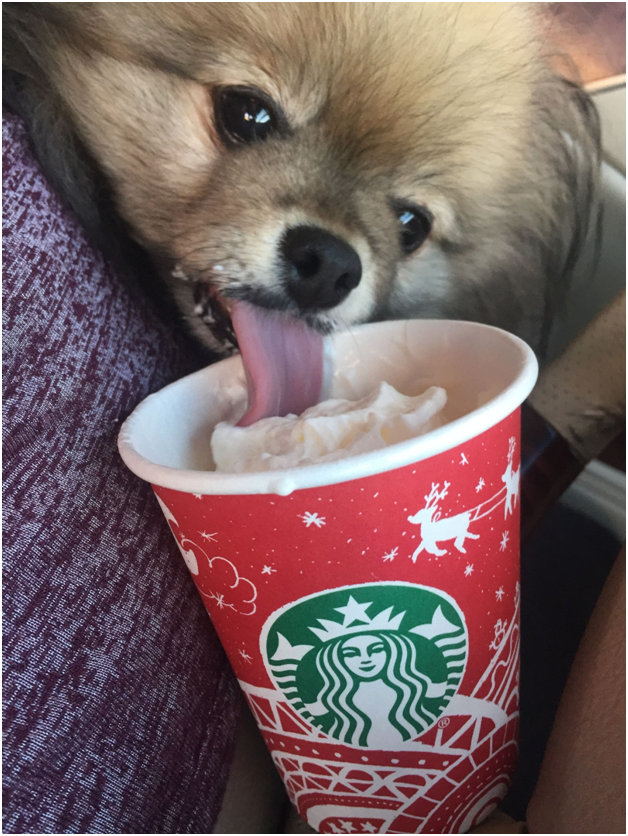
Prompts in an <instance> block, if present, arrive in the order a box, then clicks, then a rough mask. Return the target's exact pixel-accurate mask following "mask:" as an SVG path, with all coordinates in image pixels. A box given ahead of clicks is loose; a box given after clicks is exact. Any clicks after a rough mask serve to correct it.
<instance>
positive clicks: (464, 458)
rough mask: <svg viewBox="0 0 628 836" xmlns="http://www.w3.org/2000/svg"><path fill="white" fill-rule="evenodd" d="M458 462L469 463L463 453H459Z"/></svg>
mask: <svg viewBox="0 0 628 836" xmlns="http://www.w3.org/2000/svg"><path fill="white" fill-rule="evenodd" d="M459 464H469V459H468V458H467V457H466V456H465V454H464V453H461V454H460V462H459Z"/></svg>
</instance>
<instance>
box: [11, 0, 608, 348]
mask: <svg viewBox="0 0 628 836" xmlns="http://www.w3.org/2000/svg"><path fill="white" fill-rule="evenodd" d="M534 15H535V11H534V9H531V6H530V5H528V4H525V3H524V4H502V3H461V4H454V3H390V4H389V3H285V4H284V3H242V4H240V3H6V4H4V9H3V17H4V61H5V65H6V68H7V69H8V72H7V71H6V70H5V79H6V83H5V97H6V98H7V99H8V102H9V105H10V106H11V107H12V108H13V109H15V110H16V111H17V112H18V113H20V114H21V115H22V116H23V117H24V118H25V120H26V121H27V124H28V126H29V129H30V133H31V136H32V140H33V143H34V146H35V148H36V151H37V154H38V156H39V158H40V161H41V162H42V165H43V166H44V169H45V170H46V171H47V173H48V175H49V177H50V178H51V180H52V181H53V183H54V184H55V185H56V186H57V188H58V189H59V190H60V191H61V193H62V194H63V195H64V196H65V198H66V200H67V201H68V203H69V204H70V205H71V206H72V207H73V208H74V209H75V211H76V212H77V213H78V214H79V216H80V218H81V219H82V221H83V223H84V225H85V226H86V228H87V229H88V231H90V232H91V233H92V235H94V236H95V237H96V238H97V240H98V241H99V242H100V243H104V244H105V245H106V244H107V238H108V239H109V244H116V245H119V243H120V241H121V240H122V235H123V233H124V234H127V233H128V235H129V237H130V238H131V239H132V240H133V241H134V242H135V244H136V245H137V244H139V246H140V247H141V248H142V250H143V251H145V252H146V253H148V255H149V257H150V262H151V265H152V267H151V269H152V270H153V271H154V274H155V276H157V275H159V276H160V277H161V278H162V279H163V280H164V281H165V282H166V283H167V286H168V288H169V292H170V294H171V297H170V298H171V299H173V300H175V301H176V304H177V305H178V309H179V311H180V312H181V314H182V316H183V317H184V318H185V320H186V321H187V323H188V324H189V327H190V328H191V330H192V331H193V333H194V334H195V335H196V336H197V337H199V338H200V339H201V340H202V341H203V342H204V343H205V344H207V345H209V346H210V347H211V348H212V349H214V350H215V351H216V352H217V353H218V354H223V355H224V354H228V353H230V352H232V351H233V350H234V345H235V338H234V336H233V332H232V330H231V324H230V321H229V316H228V312H229V300H246V301H248V302H250V303H252V304H253V305H254V306H260V307H262V308H270V309H273V310H278V311H285V312H287V313H288V314H290V315H292V316H293V317H296V318H298V319H301V320H303V321H305V322H306V323H308V324H309V325H311V326H312V327H314V328H316V329H318V330H319V331H322V332H325V333H326V332H330V331H332V330H334V329H340V328H347V327H350V326H352V325H354V324H357V323H362V322H366V321H371V320H377V319H386V318H412V317H448V318H463V319H474V320H477V321H481V322H486V323H489V324H493V325H498V326H500V327H503V328H506V329H508V330H510V331H512V332H514V333H516V334H518V335H520V336H521V337H523V338H524V339H526V340H527V341H528V342H529V343H530V344H531V345H532V346H533V347H535V348H536V349H537V350H539V351H540V352H541V353H542V351H543V348H544V345H545V341H546V339H547V334H548V331H549V328H550V326H551V323H552V318H553V317H554V315H555V313H556V310H557V307H558V306H559V305H560V302H561V298H562V297H563V294H564V292H565V290H566V289H567V287H568V284H569V277H570V274H571V272H572V271H573V268H574V264H575V262H576V260H577V258H578V254H579V252H580V249H581V247H582V245H583V243H584V241H585V239H586V237H587V234H588V231H589V230H590V229H591V224H592V216H593V215H594V214H595V208H594V207H595V190H596V178H597V169H598V146H599V138H598V128H597V121H596V116H595V111H594V109H593V107H592V105H591V104H590V102H589V100H588V98H587V96H586V94H584V93H583V92H582V91H581V90H579V89H578V88H577V87H576V86H574V85H572V84H569V83H567V82H565V81H563V80H560V79H559V78H557V77H556V76H555V75H553V74H552V72H551V71H550V70H549V69H548V66H547V65H546V63H545V62H544V56H543V54H542V53H543V47H542V42H543V39H542V37H541V34H540V28H539V26H538V22H537V21H536V20H535V18H534Z"/></svg>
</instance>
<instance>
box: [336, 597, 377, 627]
mask: <svg viewBox="0 0 628 836" xmlns="http://www.w3.org/2000/svg"><path fill="white" fill-rule="evenodd" d="M371 603H372V602H371V601H369V603H368V604H358V602H357V601H356V600H355V598H354V597H353V595H349V601H348V602H347V605H346V606H344V607H334V609H335V610H336V612H340V613H342V614H343V615H344V617H345V618H344V621H343V622H342V626H343V627H348V626H349V625H350V624H353V622H354V621H364V622H366V623H367V624H368V623H369V622H370V620H371V619H370V618H369V617H368V615H367V614H366V610H368V608H369V607H370V606H371Z"/></svg>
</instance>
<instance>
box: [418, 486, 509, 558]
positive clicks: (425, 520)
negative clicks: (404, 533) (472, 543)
mask: <svg viewBox="0 0 628 836" xmlns="http://www.w3.org/2000/svg"><path fill="white" fill-rule="evenodd" d="M449 485H450V483H449V482H444V483H443V490H442V491H440V492H439V490H438V487H439V483H438V482H437V483H434V482H432V490H431V491H430V493H429V495H428V496H424V497H423V499H425V507H424V508H422V509H421V510H420V511H417V513H416V514H414V515H413V516H411V517H408V522H410V523H412V524H413V525H420V526H421V543H420V544H419V547H418V548H417V549H416V550H415V552H414V554H413V555H412V562H413V563H416V559H417V557H418V556H419V554H420V553H421V552H422V551H423V550H424V549H425V551H427V552H429V553H430V554H434V555H438V556H440V555H443V554H447V549H439V548H438V545H437V544H438V542H441V541H443V540H453V541H454V546H455V547H456V548H457V549H458V551H459V552H462V554H466V553H467V552H466V549H465V547H464V541H465V539H466V538H467V537H470V538H471V539H472V540H478V539H479V537H480V535H479V534H471V532H470V531H469V524H470V522H471V514H472V513H473V511H474V510H475V509H472V510H471V511H464V512H463V513H462V514H456V516H455V517H445V518H444V519H442V520H441V519H440V511H438V502H439V501H440V500H441V499H444V498H445V497H446V496H447V489H448V488H449ZM502 490H503V489H502Z"/></svg>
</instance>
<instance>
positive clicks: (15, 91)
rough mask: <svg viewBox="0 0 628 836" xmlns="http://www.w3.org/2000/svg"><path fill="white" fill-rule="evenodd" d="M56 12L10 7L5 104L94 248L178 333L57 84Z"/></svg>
mask: <svg viewBox="0 0 628 836" xmlns="http://www.w3.org/2000/svg"><path fill="white" fill-rule="evenodd" d="M58 5H60V6H63V5H64V4H63V3H61V4H58ZM56 6H57V4H54V3H5V4H4V6H3V16H2V17H3V21H2V22H3V57H2V63H3V79H2V88H3V90H2V93H3V102H4V103H5V104H6V105H7V106H8V107H9V108H10V109H11V110H12V111H13V112H14V113H16V114H17V115H18V116H20V117H21V118H22V119H23V120H24V122H25V124H26V127H27V130H28V135H29V139H30V142H31V145H32V147H33V151H34V153H35V156H36V158H37V160H38V162H39V164H40V165H41V168H42V170H43V172H44V174H45V175H46V177H47V179H48V180H49V182H50V183H51V185H52V186H53V187H54V188H55V190H56V191H57V193H58V194H59V195H60V197H61V198H62V200H63V201H64V202H65V203H66V205H67V206H68V207H69V208H70V209H71V210H72V211H73V212H74V214H75V215H76V216H77V218H78V220H79V222H80V223H81V225H82V226H83V228H84V229H85V231H86V233H87V234H88V236H89V237H90V238H91V240H92V241H93V243H94V244H95V245H96V246H97V247H99V249H100V250H101V251H102V252H103V253H104V254H105V255H106V256H107V257H108V258H109V259H110V260H111V261H112V262H113V264H114V265H115V266H116V267H117V268H118V272H119V274H120V275H121V276H123V277H124V278H125V279H126V280H127V281H130V282H131V284H134V285H135V286H137V287H139V288H140V289H141V291H142V292H143V293H144V294H148V295H150V296H151V298H152V299H153V301H154V302H155V304H156V305H157V308H158V310H159V312H160V315H161V317H162V319H164V320H165V321H166V322H168V323H169V324H170V325H172V326H173V327H176V326H178V325H180V315H179V313H178V311H177V307H176V305H175V304H174V301H173V299H172V296H171V293H170V291H169V289H168V288H167V286H166V284H165V283H164V282H162V281H159V280H158V279H157V278H156V272H155V268H154V265H153V264H152V263H151V261H150V258H149V256H148V254H147V253H146V252H145V251H144V250H143V249H142V248H141V247H140V246H139V245H138V244H137V243H136V242H135V241H134V240H133V239H132V237H131V235H130V234H129V232H128V229H127V226H126V224H125V222H124V221H123V220H122V219H121V218H120V216H119V214H118V212H117V211H116V208H115V204H114V198H113V191H112V189H111V188H110V185H109V183H108V181H107V178H106V177H105V175H104V174H103V173H102V172H101V171H100V169H99V167H98V165H97V164H96V162H95V161H94V159H93V158H92V156H91V155H90V153H89V152H88V150H87V148H86V147H85V145H84V144H83V142H82V141H81V139H80V137H79V136H78V134H77V132H76V130H75V127H74V124H73V121H72V118H71V116H70V114H69V112H68V110H67V108H66V107H65V104H64V102H63V99H62V97H61V96H60V95H59V94H58V93H57V91H56V90H55V88H54V86H53V83H52V81H51V79H52V77H53V75H54V73H53V72H52V70H53V67H54V61H55V58H54V55H55V51H56V50H57V49H63V42H62V38H61V36H60V35H59V34H58V31H57V25H58V24H59V22H60V23H61V24H63V20H61V21H59V16H60V15H61V16H63V11H62V10H59V9H57V8H56Z"/></svg>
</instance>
